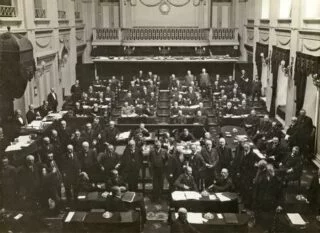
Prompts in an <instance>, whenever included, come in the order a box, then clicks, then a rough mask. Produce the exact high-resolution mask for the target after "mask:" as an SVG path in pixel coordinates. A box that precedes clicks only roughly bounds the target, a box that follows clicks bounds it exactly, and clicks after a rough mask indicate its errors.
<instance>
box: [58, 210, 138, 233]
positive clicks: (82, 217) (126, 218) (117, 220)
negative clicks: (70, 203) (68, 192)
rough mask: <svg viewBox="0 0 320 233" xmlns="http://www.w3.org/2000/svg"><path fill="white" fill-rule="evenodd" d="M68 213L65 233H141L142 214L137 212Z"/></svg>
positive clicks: (64, 220)
mask: <svg viewBox="0 0 320 233" xmlns="http://www.w3.org/2000/svg"><path fill="white" fill-rule="evenodd" d="M103 213H104V212H80V211H75V212H68V213H67V214H66V215H65V217H64V218H63V231H64V232H112V233H117V232H140V226H141V221H140V214H139V212H136V211H127V212H110V213H111V217H110V218H104V217H103Z"/></svg>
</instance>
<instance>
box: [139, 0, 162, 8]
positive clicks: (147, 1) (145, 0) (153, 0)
mask: <svg viewBox="0 0 320 233" xmlns="http://www.w3.org/2000/svg"><path fill="white" fill-rule="evenodd" d="M161 1H162V0H140V2H141V3H142V4H143V5H145V6H147V7H155V6H158V5H159V4H160V3H161Z"/></svg>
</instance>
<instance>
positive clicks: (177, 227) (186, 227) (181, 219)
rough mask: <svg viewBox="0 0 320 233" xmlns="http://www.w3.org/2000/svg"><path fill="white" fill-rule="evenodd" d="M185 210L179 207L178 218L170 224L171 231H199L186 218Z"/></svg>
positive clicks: (181, 232)
mask: <svg viewBox="0 0 320 233" xmlns="http://www.w3.org/2000/svg"><path fill="white" fill-rule="evenodd" d="M187 214H188V213H187V210H186V209H185V208H179V210H178V218H177V219H176V220H175V221H174V222H172V224H171V233H199V231H198V230H197V229H195V228H194V227H193V226H192V225H191V224H190V223H189V222H188V220H187Z"/></svg>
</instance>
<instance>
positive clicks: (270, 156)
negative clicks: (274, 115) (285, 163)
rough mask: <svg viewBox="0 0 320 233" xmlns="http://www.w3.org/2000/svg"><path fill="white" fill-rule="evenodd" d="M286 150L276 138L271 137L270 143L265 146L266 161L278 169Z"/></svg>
mask: <svg viewBox="0 0 320 233" xmlns="http://www.w3.org/2000/svg"><path fill="white" fill-rule="evenodd" d="M286 153H287V148H286V147H285V146H284V145H282V144H281V142H280V139H279V138H278V137H273V138H272V141H271V142H270V143H269V144H268V145H267V151H266V154H267V161H268V162H270V163H272V164H273V165H274V166H275V167H276V168H278V165H279V163H280V162H281V161H282V160H283V159H284V158H285V155H286Z"/></svg>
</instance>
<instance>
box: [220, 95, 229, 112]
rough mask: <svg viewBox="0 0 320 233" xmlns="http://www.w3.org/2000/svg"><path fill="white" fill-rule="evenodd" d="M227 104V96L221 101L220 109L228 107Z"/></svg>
mask: <svg viewBox="0 0 320 233" xmlns="http://www.w3.org/2000/svg"><path fill="white" fill-rule="evenodd" d="M227 103H228V97H227V95H223V96H222V98H221V99H220V100H219V108H220V109H223V108H225V107H227Z"/></svg>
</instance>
